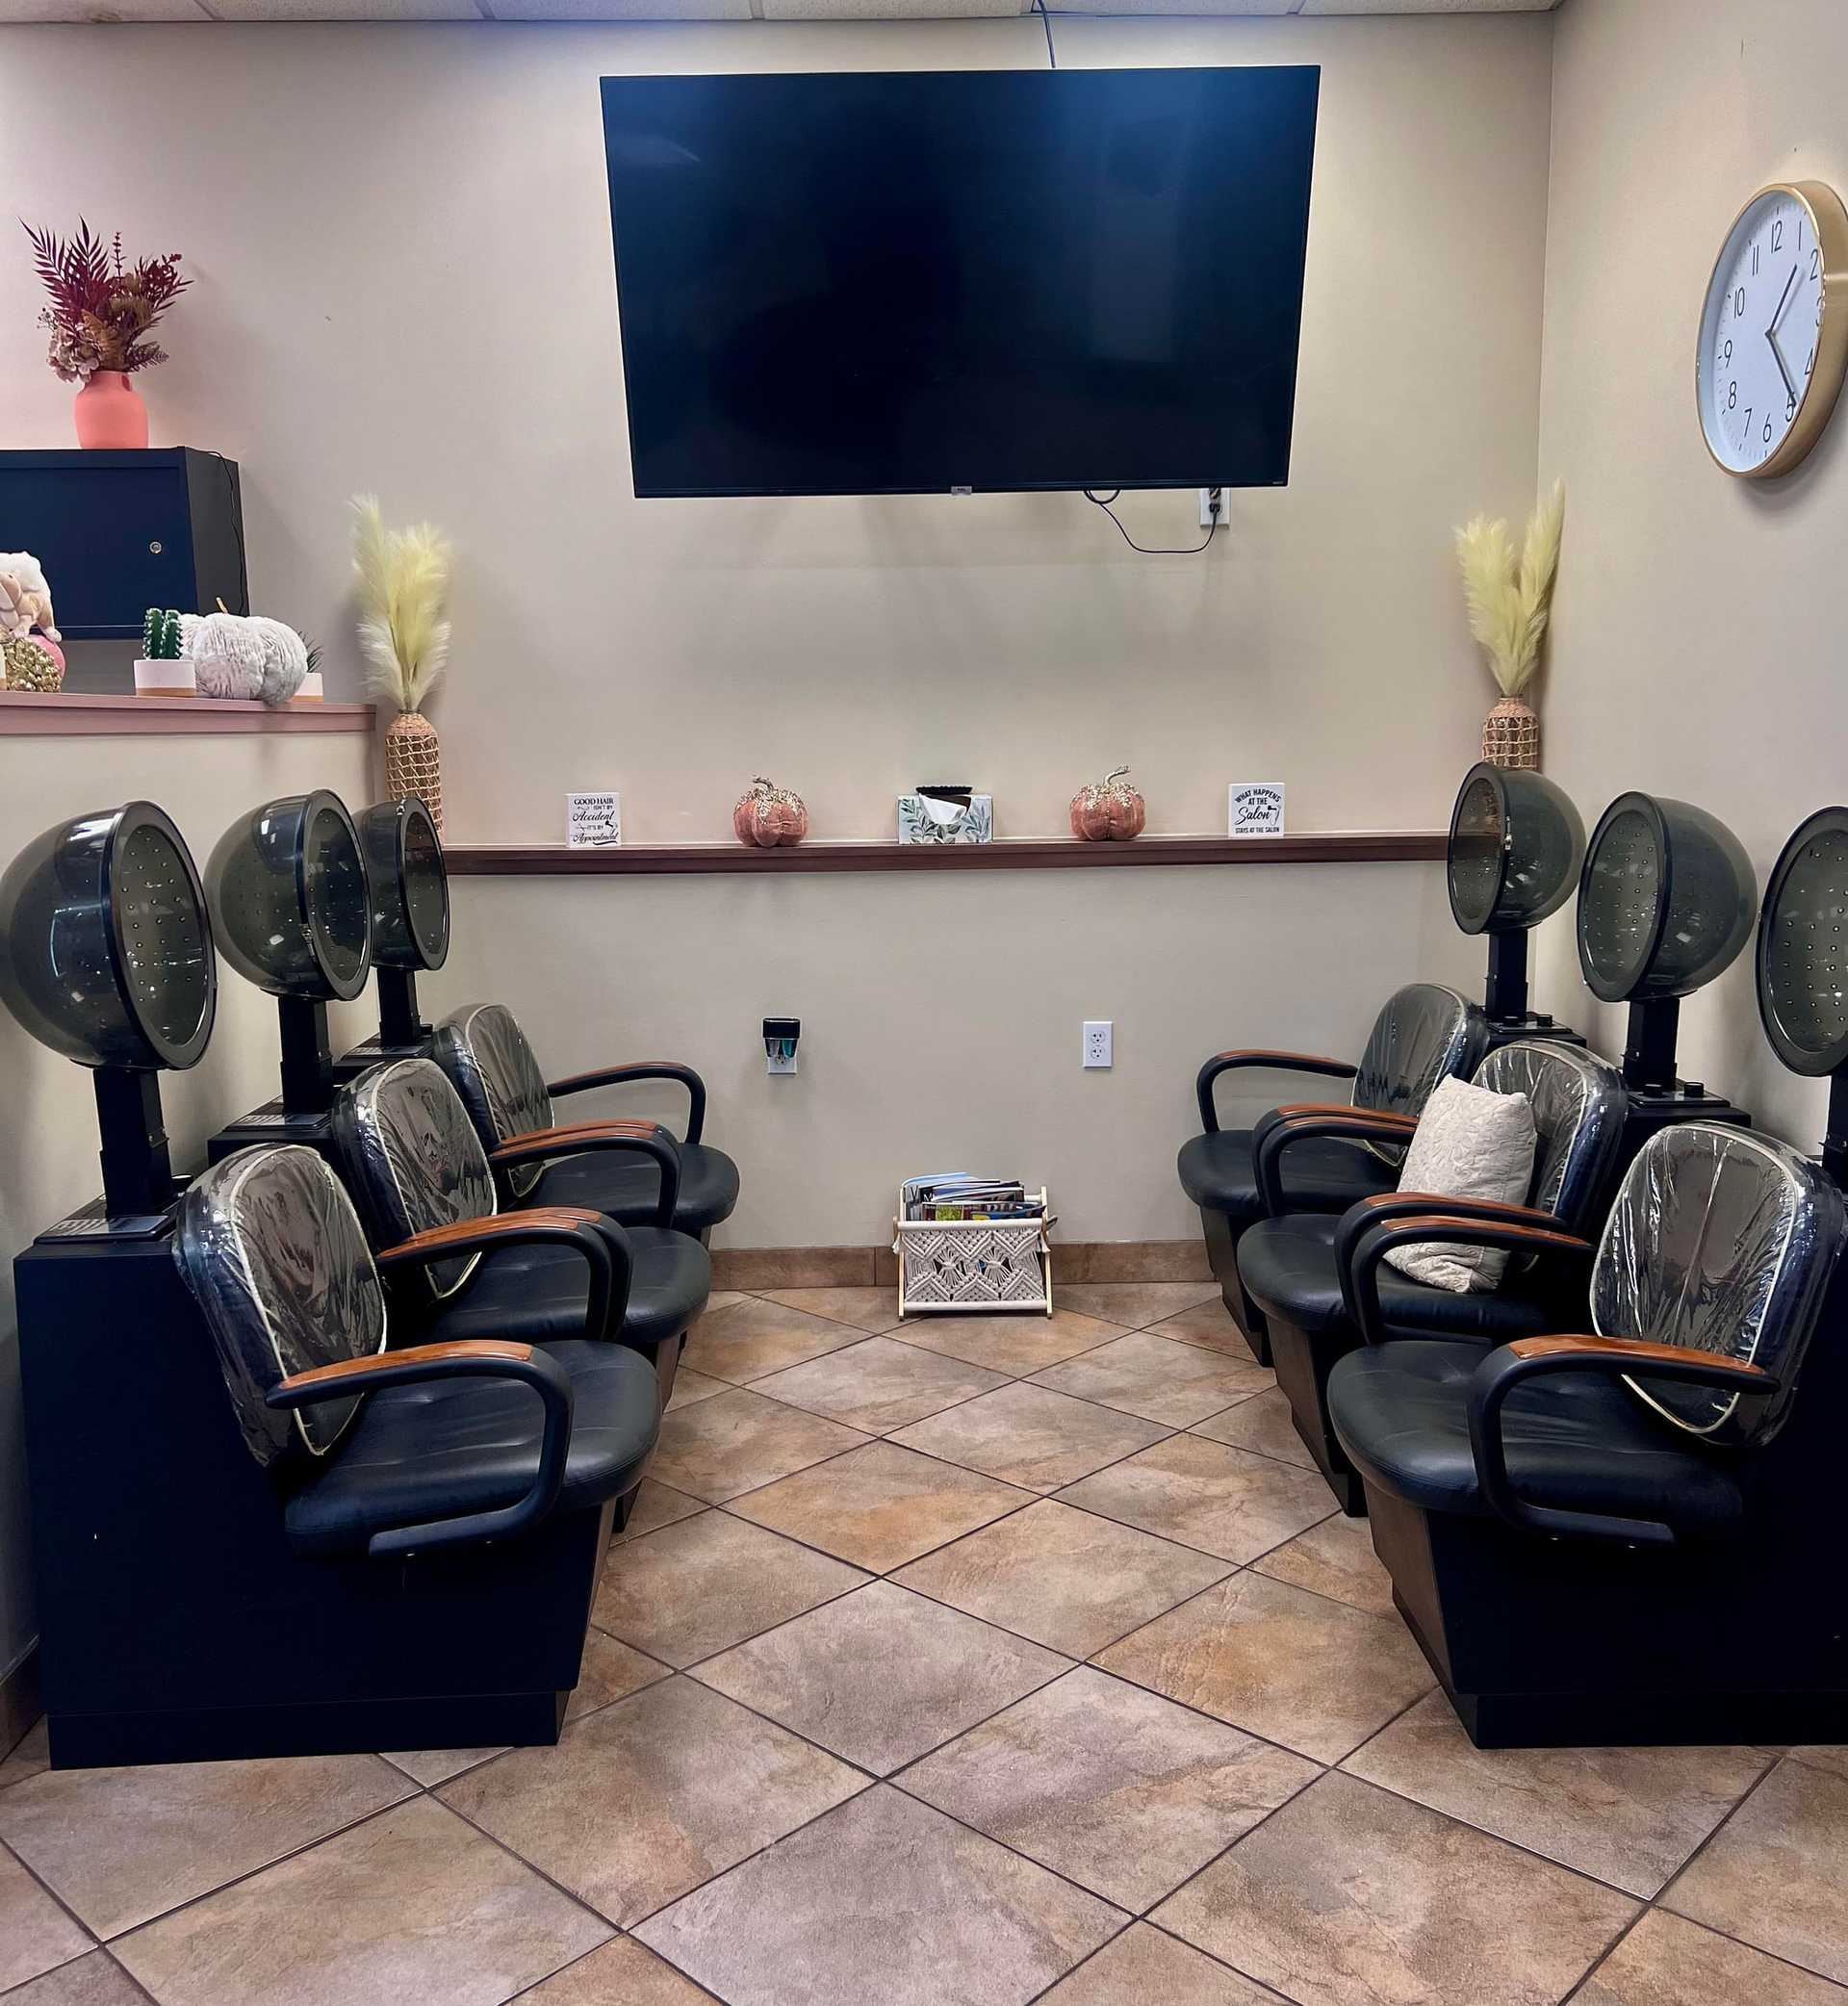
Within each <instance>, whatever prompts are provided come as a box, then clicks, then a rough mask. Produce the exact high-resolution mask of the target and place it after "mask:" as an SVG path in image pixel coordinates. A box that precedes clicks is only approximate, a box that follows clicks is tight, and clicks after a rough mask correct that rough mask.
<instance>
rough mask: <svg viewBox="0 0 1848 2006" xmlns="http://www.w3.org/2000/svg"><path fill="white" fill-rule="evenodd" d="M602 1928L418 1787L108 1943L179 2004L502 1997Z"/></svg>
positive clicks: (150, 1985)
mask: <svg viewBox="0 0 1848 2006" xmlns="http://www.w3.org/2000/svg"><path fill="white" fill-rule="evenodd" d="M608 1935H609V1926H608V1924H607V1923H605V1922H603V1921H602V1920H601V1919H600V1918H599V1917H598V1916H593V1915H592V1914H590V1912H589V1911H588V1910H587V1909H583V1908H580V1907H579V1906H578V1903H576V1902H574V1901H571V1900H569V1899H567V1897H566V1896H564V1895H562V1894H560V1893H559V1891H558V1890H557V1889H555V1888H552V1887H548V1886H547V1884H546V1883H545V1882H544V1881H543V1880H541V1879H540V1877H539V1876H538V1875H537V1874H535V1873H534V1872H532V1871H531V1869H530V1868H528V1867H525V1866H523V1865H521V1864H520V1863H519V1861H517V1860H515V1859H513V1858H511V1857H510V1856H509V1855H508V1854H507V1853H505V1852H503V1851H502V1850H501V1847H499V1846H497V1845H495V1844H494V1843H493V1842H492V1841H491V1840H489V1839H483V1838H482V1836H481V1835H480V1833H478V1832H472V1831H470V1829H469V1828H468V1826H467V1825H465V1824H464V1823H463V1822H462V1820H461V1819H460V1818H458V1817H456V1816H455V1815H454V1814H453V1813H450V1812H448V1811H445V1810H444V1809H443V1807H442V1806H441V1805H440V1804H437V1803H435V1802H434V1801H433V1800H431V1799H430V1798H428V1797H420V1798H418V1799H416V1800H415V1801H414V1802H412V1803H410V1804H401V1805H399V1806H398V1808H397V1809H396V1810H393V1811H388V1812H385V1813H382V1814H381V1815H380V1816H378V1817H375V1818H370V1819H368V1820H367V1821H366V1823H365V1824H363V1825H358V1826H355V1827H354V1828H353V1829H352V1830H351V1831H350V1832H343V1833H342V1834H340V1836H339V1837H338V1838H335V1839H326V1840H323V1841H322V1843H321V1844H320V1845H318V1846H315V1847H312V1848H311V1849H310V1850H309V1851H307V1852H305V1853H298V1854H296V1855H295V1858H294V1859H292V1860H285V1861H283V1862H282V1863H281V1864H280V1865H276V1866H271V1867H269V1868H267V1869H266V1870H265V1871H264V1872H262V1873H260V1874H256V1875H253V1876H252V1877H251V1878H250V1879H249V1880H247V1881H240V1882H238V1883H237V1885H236V1886H235V1887H231V1888H225V1889H221V1890H219V1891H218V1893H217V1894H214V1895H210V1896H208V1897H207V1899H205V1900H204V1901H200V1902H194V1903H193V1904H192V1906H191V1907H190V1908H185V1909H181V1910H179V1911H177V1912H176V1913H175V1914H173V1915H171V1916H164V1917H163V1918H162V1919H161V1920H160V1921H158V1922H153V1923H150V1924H148V1926H147V1927H146V1928H145V1929H141V1930H137V1931H136V1932H135V1933H134V1934H133V1935H132V1936H127V1937H124V1938H122V1939H121V1940H120V1942H117V1943H116V1945H114V1946H113V1947H114V1948H115V1951H116V1955H117V1956H118V1957H119V1958H120V1959H121V1960H122V1962H123V1964H125V1965H126V1966H127V1967H128V1968H129V1970H130V1972H131V1973H132V1974H133V1975H134V1976H135V1977H136V1978H138V1979H139V1980H140V1981H141V1984H142V1985H144V1986H145V1987H146V1988H147V1989H148V1991H149V1992H151V1993H154V1994H155V1995H156V1997H158V1998H160V1999H162V2000H163V2001H171V2002H174V2006H330V2002H333V2001H336V2000H338V2001H340V2002H342V2006H346V2002H348V2001H351V2002H354V2006H357V2002H359V2001H362V2000H363V2001H366V2002H369V2006H370V2002H373V2001H384V2000H388V1999H406V2000H409V1999H417V2000H426V1999H427V2000H432V2001H434V2000H439V1999H440V2000H441V2001H442V2002H443V2006H501V2001H502V2000H504V1999H508V1998H510V1997H511V1996H512V1995H513V1994H514V1993H518V1992H520V1991H522V1990H523V1989H524V1988H525V1987H527V1986H529V1985H532V1984H534V1983H536V1982H537V1981H538V1980H539V1979H541V1978H543V1977H545V1976H546V1975H547V1974H548V1973H549V1972H552V1971H555V1970H556V1969H557V1968H558V1967H560V1966H561V1965H565V1964H569V1963H570V1962H572V1960H574V1959H575V1958H578V1957H581V1956H582V1955H583V1954H584V1952H585V1951H587V1950H589V1949H591V1948H592V1947H593V1946H594V1945H595V1944H597V1943H598V1942H601V1941H602V1940H603V1939H604V1938H605V1937H607V1936H608Z"/></svg>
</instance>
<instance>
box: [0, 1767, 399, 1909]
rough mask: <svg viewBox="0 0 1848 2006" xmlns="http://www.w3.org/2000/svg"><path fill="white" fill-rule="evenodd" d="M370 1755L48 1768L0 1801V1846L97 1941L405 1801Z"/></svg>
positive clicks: (394, 1778) (391, 1773) (392, 1773)
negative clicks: (138, 1766) (14, 1855)
mask: <svg viewBox="0 0 1848 2006" xmlns="http://www.w3.org/2000/svg"><path fill="white" fill-rule="evenodd" d="M410 1787H411V1786H410V1785H409V1783H407V1782H406V1780H405V1779H404V1778H403V1777H402V1776H401V1775H400V1774H399V1773H398V1771H397V1770H396V1769H394V1768H393V1767H392V1765H391V1764H390V1763H389V1762H380V1761H379V1760H378V1758H377V1757H376V1756H369V1755H365V1756H309V1757H300V1758H296V1759H295V1760H293V1761H276V1762H171V1763H165V1764H161V1765H158V1766H154V1767H149V1768H142V1769H59V1770H49V1769H48V1770H46V1771H45V1772H44V1774H43V1775H41V1776H35V1777H31V1778H29V1779H28V1780H27V1781H26V1782H25V1783H22V1784H15V1785H14V1786H13V1788H12V1789H10V1790H7V1791H4V1792H0V1839H4V1840H5V1841H6V1842H7V1844H8V1845H10V1846H11V1847H12V1848H13V1851H14V1852H16V1853H17V1854H18V1855H19V1856H20V1858H21V1859H22V1860H24V1861H25V1862H26V1863H27V1865H30V1866H31V1868H32V1870H33V1871H34V1872H35V1873H36V1874H38V1875H39V1878H40V1879H41V1880H42V1881H44V1883H45V1884H46V1886H47V1887H49V1888H51V1889H53V1890H56V1892H57V1894H58V1896H59V1898H60V1899H61V1900H62V1901H64V1902H67V1903H68V1904H69V1906H70V1907H71V1908H72V1909H74V1910H75V1911H76V1913H77V1914H78V1915H79V1916H81V1917H82V1918H83V1919H84V1921H85V1922H87V1923H88V1924H89V1925H90V1928H91V1929H93V1930H94V1931H95V1932H96V1934H97V1935H98V1936H99V1937H113V1936H115V1935H116V1933H117V1932H118V1931H121V1930H125V1929H132V1928H133V1927H134V1926H135V1925H136V1923H138V1922H145V1921H146V1920H147V1918H148V1917H149V1916H158V1915H160V1914H161V1912H162V1911H163V1910H164V1909H170V1908H172V1907H174V1906H175V1905H176V1904H177V1903H179V1902H183V1901H191V1900H192V1897H193V1896H194V1895H199V1894H203V1893H204V1892H205V1891H206V1890H207V1889H209V1888H218V1887H220V1886H222V1885H223V1883H224V1882H226V1881H229V1880H232V1879H233V1878H235V1877H236V1876H237V1875H239V1874H247V1873H249V1872H250V1871H251V1870H252V1869H253V1868H256V1867H259V1866H266V1865H269V1862H270V1861H272V1860H276V1859H279V1858H280V1857H281V1856H282V1855H283V1854H284V1853H291V1852H294V1851H295V1848H296V1847H297V1846H305V1845H308V1844H310V1843H311V1842H312V1841H314V1840H315V1839H324V1838H325V1837H326V1836H327V1834H328V1833H330V1832H336V1831H338V1830H339V1829H340V1827H341V1826H343V1825H350V1824H351V1823H352V1822H353V1821H354V1819H356V1818H363V1817H365V1816H366V1815H367V1814H368V1813H371V1812H374V1811H378V1810H380V1809H382V1808H383V1807H384V1806H385V1805H387V1804H391V1803H394V1802H396V1801H397V1800H398V1798H400V1797H403V1796H405V1795H407V1794H408V1793H409V1791H410Z"/></svg>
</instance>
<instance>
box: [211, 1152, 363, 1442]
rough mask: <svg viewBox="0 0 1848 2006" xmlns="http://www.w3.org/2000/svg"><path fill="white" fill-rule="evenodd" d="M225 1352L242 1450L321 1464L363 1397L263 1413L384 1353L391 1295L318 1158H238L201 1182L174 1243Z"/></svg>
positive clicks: (348, 1205)
mask: <svg viewBox="0 0 1848 2006" xmlns="http://www.w3.org/2000/svg"><path fill="white" fill-rule="evenodd" d="M173 1252H174V1258H175V1259H176V1260H177V1261H178V1263H179V1268H180V1273H181V1275H182V1276H183V1277H184V1279H185V1281H186V1286H187V1288H188V1289H189V1290H190V1291H191V1292H192V1297H193V1299H194V1300H195V1301H196V1302H197V1303H198V1305H199V1309H200V1312H201V1313H202V1315H203V1316H204V1318H205V1323H206V1327H207V1328H208V1329H209V1330H210V1331H211V1333H212V1340H213V1343H214V1344H215V1345H216V1346H217V1348H218V1364H219V1367H220V1369H221V1370H222V1371H223V1373H224V1383H225V1387H226V1389H227V1391H228V1392H229V1393H230V1396H231V1405H232V1407H233V1409H234V1410H235V1412H236V1414H237V1417H238V1427H239V1428H240V1430H241V1431H242V1432H243V1435H244V1446H245V1447H246V1448H247V1449H248V1450H249V1451H250V1453H251V1454H252V1455H253V1456H255V1457H256V1459H257V1461H258V1462H260V1463H262V1464H264V1465H266V1466H267V1465H269V1464H270V1463H273V1462H276V1461H277V1460H278V1459H279V1458H281V1457H283V1456H285V1455H287V1454H288V1453H290V1452H291V1451H292V1450H305V1451H306V1452H307V1453H309V1454H310V1455H317V1456H320V1455H325V1454H326V1453H327V1452H328V1451H329V1450H330V1449H332V1448H333V1446H334V1445H335V1443H336V1442H338V1441H339V1440H340V1438H341V1436H342V1434H343V1433H344V1432H345V1431H346V1429H347V1426H348V1425H349V1423H350V1422H351V1421H352V1418H353V1416H354V1415H355V1414H356V1413H357V1412H358V1411H359V1405H360V1401H361V1399H362V1398H363V1396H361V1395H355V1396H354V1397H353V1399H351V1400H344V1401H328V1402H325V1403H323V1404H321V1405H317V1406H313V1407H303V1408H300V1409H298V1410H297V1411H296V1412H295V1413H293V1414H287V1413H278V1412H276V1411H274V1410H273V1409H271V1408H269V1407H267V1406H266V1405H265V1404H264V1398H265V1396H266V1395H267V1394H268V1393H269V1391H270V1389H271V1388H272V1387H274V1386H276V1385H279V1384H280V1383H281V1381H282V1380H284V1379H286V1378H289V1377H291V1376H294V1375H295V1373H300V1372H312V1371H313V1370H314V1369H315V1368H316V1367H317V1366H322V1365H338V1364H340V1363H342V1362H344V1361H345V1360H347V1359H349V1358H366V1357H370V1356H371V1355H372V1353H373V1352H375V1351H382V1350H384V1349H385V1296H384V1291H383V1290H382V1289H381V1288H380V1286H379V1280H378V1271H377V1270H376V1269H375V1268H374V1267H373V1266H372V1253H371V1250H370V1249H369V1248H368V1247H367V1245H366V1235H365V1232H364V1230H363V1229H362V1227H361V1225H360V1222H359V1218H358V1215H357V1214H356V1213H355V1212H354V1210H353V1206H352V1201H351V1200H350V1199H349V1198H348V1197H347V1194H346V1192H345V1191H343V1190H342V1189H341V1186H340V1181H339V1179H338V1178H336V1177H335V1175H334V1173H333V1171H332V1170H329V1169H328V1168H327V1165H326V1164H325V1163H324V1162H323V1161H322V1160H321V1157H320V1156H318V1155H317V1154H316V1153H315V1151H314V1150H312V1149H304V1148H301V1147H299V1146H298V1145H292V1146H290V1147H288V1148H282V1149H240V1150H239V1151H238V1152H237V1154H236V1155H235V1156H227V1157H226V1158H225V1159H224V1161H223V1162H222V1163H220V1164H217V1165H215V1166H214V1167H213V1168H212V1169H211V1170H207V1171H205V1172H204V1174H203V1175H201V1176H199V1177H198V1178H196V1179H194V1181H193V1183H192V1186H191V1187H190V1188H189V1189H188V1191H187V1193H186V1195H185V1196H184V1197H183V1198H182V1199H181V1200H180V1205H179V1213H178V1220H177V1228H176V1231H175V1235H174V1242H173Z"/></svg>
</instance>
